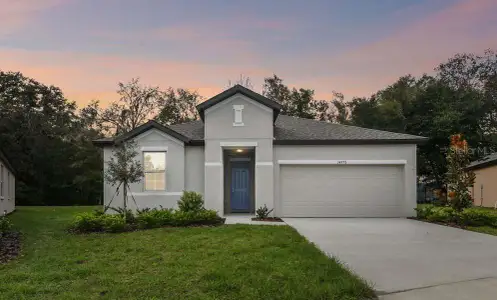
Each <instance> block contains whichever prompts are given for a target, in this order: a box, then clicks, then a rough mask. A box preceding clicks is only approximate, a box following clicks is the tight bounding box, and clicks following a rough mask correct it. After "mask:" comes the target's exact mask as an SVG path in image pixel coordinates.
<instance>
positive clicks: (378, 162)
mask: <svg viewBox="0 0 497 300" xmlns="http://www.w3.org/2000/svg"><path fill="white" fill-rule="evenodd" d="M278 164H280V165H405V164H407V161H406V160H404V159H398V160H346V159H344V160H278Z"/></svg>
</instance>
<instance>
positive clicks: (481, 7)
mask: <svg viewBox="0 0 497 300" xmlns="http://www.w3.org/2000/svg"><path fill="white" fill-rule="evenodd" d="M496 15H497V1H494V0H477V1H459V2H458V3H456V4H454V5H452V6H450V7H448V8H446V9H444V10H442V11H440V12H438V13H434V14H431V15H427V16H426V17H424V18H422V19H418V20H417V21H415V22H414V23H411V24H410V25H408V26H406V27H403V28H399V29H397V30H396V31H395V33H393V34H391V35H390V36H388V37H386V38H384V39H381V40H378V41H375V42H373V43H369V44H365V45H361V46H358V47H356V48H354V49H349V50H348V51H346V52H344V53H339V54H336V55H326V53H320V54H319V55H317V56H316V57H314V58H310V59H308V60H306V59H303V60H302V62H303V64H300V65H294V66H293V68H294V69H293V70H292V69H283V71H282V74H283V73H290V74H295V73H297V69H298V71H300V74H316V75H314V76H312V75H311V76H309V77H307V78H294V79H293V81H295V82H297V83H308V84H309V85H308V86H310V87H316V88H317V87H323V90H321V91H320V92H321V93H323V94H329V93H331V91H332V90H333V89H337V90H339V91H341V92H343V93H344V94H345V95H346V96H347V98H351V97H352V96H369V95H370V94H372V93H374V92H376V91H378V90H380V89H382V88H384V87H386V86H387V85H389V84H392V83H393V82H394V81H395V80H396V79H398V77H400V76H403V75H406V74H413V75H418V76H419V75H422V74H423V73H431V72H432V71H433V69H434V68H435V67H436V66H437V65H438V64H440V63H441V62H443V61H446V60H447V59H448V58H449V57H451V56H453V55H454V54H456V53H461V52H477V53H481V52H483V50H485V49H487V48H497V39H496V38H495V37H496V36H497V19H496V18H495V16H496Z"/></svg>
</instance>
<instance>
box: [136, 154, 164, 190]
mask: <svg viewBox="0 0 497 300" xmlns="http://www.w3.org/2000/svg"><path fill="white" fill-rule="evenodd" d="M146 153H164V171H146V170H145V154H146ZM142 159H143V165H144V167H143V188H142V190H143V191H144V192H149V193H154V192H157V193H161V192H165V191H167V151H166V150H143V151H142ZM162 172H164V189H163V190H147V182H146V180H147V177H146V176H145V175H146V174H147V173H154V174H156V173H162Z"/></svg>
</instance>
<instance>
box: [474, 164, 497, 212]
mask: <svg viewBox="0 0 497 300" xmlns="http://www.w3.org/2000/svg"><path fill="white" fill-rule="evenodd" d="M474 172H475V175H476V178H475V183H474V185H473V190H472V192H473V199H474V203H475V205H476V206H480V205H483V206H485V207H494V205H495V203H496V201H497V184H495V182H496V179H497V166H491V167H488V168H484V169H479V170H475V171H474ZM482 187H483V190H482Z"/></svg>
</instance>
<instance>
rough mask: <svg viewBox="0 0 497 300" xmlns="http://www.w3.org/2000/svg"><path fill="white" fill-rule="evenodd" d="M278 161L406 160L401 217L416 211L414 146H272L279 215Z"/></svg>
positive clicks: (277, 211) (279, 212)
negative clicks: (403, 204) (403, 207)
mask: <svg viewBox="0 0 497 300" xmlns="http://www.w3.org/2000/svg"><path fill="white" fill-rule="evenodd" d="M279 160H405V161H406V164H405V166H404V168H403V169H404V170H403V190H404V195H405V202H404V203H405V209H404V215H405V216H406V217H408V216H414V215H415V211H414V208H415V207H416V145H330V146H287V145H275V146H274V166H275V167H274V183H275V185H276V187H275V189H274V199H275V203H274V209H275V215H276V216H280V215H281V212H282V210H281V199H280V194H281V191H280V187H279V183H280V165H278V161H279Z"/></svg>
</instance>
